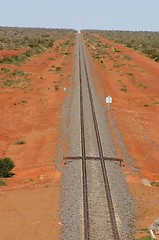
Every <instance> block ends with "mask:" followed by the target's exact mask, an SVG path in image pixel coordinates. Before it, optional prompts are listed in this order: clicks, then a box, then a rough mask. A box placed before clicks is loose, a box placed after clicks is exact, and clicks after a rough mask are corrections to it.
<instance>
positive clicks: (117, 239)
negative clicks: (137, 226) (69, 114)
mask: <svg viewBox="0 0 159 240" xmlns="http://www.w3.org/2000/svg"><path fill="white" fill-rule="evenodd" d="M81 50H82V55H83V60H84V68H85V73H86V79H87V86H88V91H89V97H90V103H91V109H92V116H93V122H94V128H95V133H96V139H97V145H98V151H99V156H100V161H101V167H102V172H103V179H104V185H105V190H106V197H107V202H108V207H109V213H110V219H111V225H112V231H113V237H114V240H120V237H119V232H118V227H117V223H116V218H115V211H114V207H113V201H112V196H111V190H110V185H109V180H108V174H107V169H106V165H105V163H104V155H103V149H102V143H101V138H100V133H99V129H98V123H97V118H96V113H95V107H94V102H93V96H92V91H91V87H90V80H89V75H88V70H87V64H86V59H85V54H84V50H83V46H82V43H81Z"/></svg>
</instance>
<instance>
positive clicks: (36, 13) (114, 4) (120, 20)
mask: <svg viewBox="0 0 159 240" xmlns="http://www.w3.org/2000/svg"><path fill="white" fill-rule="evenodd" d="M0 26H15V27H46V28H73V29H76V30H81V29H104V30H133V31H134V30H137V31H139V30H143V31H159V0H97V1H96V0H0Z"/></svg>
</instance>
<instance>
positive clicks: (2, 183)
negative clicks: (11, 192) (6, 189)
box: [0, 178, 6, 186]
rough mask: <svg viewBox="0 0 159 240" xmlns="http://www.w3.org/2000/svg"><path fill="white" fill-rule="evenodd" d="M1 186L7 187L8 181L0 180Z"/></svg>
mask: <svg viewBox="0 0 159 240" xmlns="http://www.w3.org/2000/svg"><path fill="white" fill-rule="evenodd" d="M0 186H6V181H5V180H4V179H2V178H0Z"/></svg>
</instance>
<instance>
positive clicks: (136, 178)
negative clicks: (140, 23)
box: [88, 35, 159, 237]
mask: <svg viewBox="0 0 159 240" xmlns="http://www.w3.org/2000/svg"><path fill="white" fill-rule="evenodd" d="M94 37H96V38H98V39H99V40H100V41H101V42H102V43H107V44H109V45H110V46H111V47H110V48H109V49H107V51H108V53H109V54H108V57H106V58H105V59H102V60H103V62H104V64H101V63H99V62H97V60H94V61H93V62H92V69H94V70H93V73H94V75H95V76H97V77H98V81H96V86H97V91H98V94H99V96H100V98H101V100H102V102H103V105H105V102H104V101H105V96H107V95H110V96H112V97H113V103H112V106H111V110H110V113H109V116H108V119H109V120H110V118H109V117H110V115H111V116H113V118H114V119H115V121H116V125H117V127H118V129H120V132H121V134H122V137H123V140H124V143H125V145H126V148H127V151H128V153H129V154H130V156H131V157H132V159H133V162H134V163H133V165H134V167H135V168H137V169H139V172H134V171H132V166H130V165H129V164H128V163H125V164H126V165H125V167H123V172H124V173H125V176H126V180H127V183H128V187H129V189H130V192H131V193H132V195H133V196H134V198H135V201H136V224H135V227H136V237H139V236H141V234H140V229H142V228H147V227H149V226H150V224H151V223H152V222H153V221H154V220H155V219H156V218H157V217H158V216H159V207H158V199H159V188H158V187H155V186H153V187H146V186H144V185H143V184H142V182H141V179H142V178H147V179H148V180H149V181H150V182H153V181H155V182H159V171H158V168H159V160H158V156H159V147H158V146H159V138H158V132H159V124H158V120H159V117H158V111H159V104H158V103H159V96H158V91H159V81H158V76H159V63H156V62H154V61H153V60H151V59H149V58H147V57H145V56H143V55H141V54H139V53H138V52H136V51H133V50H132V49H129V48H126V47H124V46H122V45H120V44H118V43H114V42H111V41H109V40H106V39H104V38H102V37H99V36H98V35H94ZM88 49H89V52H90V53H91V52H92V51H93V50H94V49H95V47H94V46H93V48H92V46H90V47H89V48H88ZM114 49H117V50H119V51H120V52H117V51H115V50H114ZM123 86H125V91H121V89H122V88H123ZM109 124H110V126H111V122H109ZM111 129H112V134H113V136H114V137H113V138H114V142H115V145H116V151H117V154H118V156H119V157H122V151H121V149H120V145H119V144H118V139H117V137H116V134H115V132H114V130H113V127H112V128H111Z"/></svg>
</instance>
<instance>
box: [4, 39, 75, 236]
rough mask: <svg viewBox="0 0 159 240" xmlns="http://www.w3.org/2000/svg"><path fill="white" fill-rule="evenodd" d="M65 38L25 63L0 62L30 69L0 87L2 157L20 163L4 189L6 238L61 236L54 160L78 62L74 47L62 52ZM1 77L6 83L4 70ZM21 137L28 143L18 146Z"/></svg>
mask: <svg viewBox="0 0 159 240" xmlns="http://www.w3.org/2000/svg"><path fill="white" fill-rule="evenodd" d="M62 42H63V40H58V41H56V43H55V45H54V46H53V47H52V49H49V50H46V52H44V53H42V54H40V55H37V56H34V57H33V58H32V59H31V60H30V61H28V62H26V63H25V64H23V65H22V66H13V65H1V68H7V69H9V70H10V72H13V71H14V70H18V71H19V70H20V71H23V72H25V73H27V74H26V75H25V76H22V77H21V78H22V81H21V82H20V83H19V85H17V86H16V87H15V86H5V85H3V84H2V85H3V88H0V114H1V117H0V126H1V128H0V136H1V137H0V158H3V157H10V158H11V159H12V160H13V161H14V163H15V168H14V169H13V173H14V174H15V175H14V177H13V178H10V179H7V180H6V181H7V186H3V187H0V213H1V239H4V240H8V239H11V238H12V239H15V240H21V239H26V240H28V239H38V240H39V239H47V240H49V239H51V240H53V239H54V240H57V239H59V236H60V231H61V224H60V218H59V199H60V178H61V173H60V172H59V171H58V170H57V169H56V168H55V165H54V161H55V158H56V154H57V148H56V145H57V141H58V138H59V136H60V119H61V115H60V114H61V113H60V111H61V106H62V103H63V101H64V97H65V95H66V94H67V87H68V84H69V76H70V74H71V68H72V61H73V60H72V59H73V47H71V48H70V50H69V51H70V54H67V55H66V54H63V52H62V50H60V44H61V43H62ZM57 46H59V48H57ZM67 50H68V49H67ZM23 51H24V50H23V49H22V50H16V51H15V52H16V53H15V52H14V51H13V52H9V51H7V50H6V52H5V51H4V50H3V51H2V52H0V54H1V56H4V55H8V56H11V55H14V54H16V55H18V54H21V53H23ZM5 53H6V54H5ZM0 77H1V79H3V78H5V79H4V81H6V76H5V74H4V75H3V74H2V73H1V76H0ZM15 79H19V76H18V77H17V76H16V77H15ZM64 88H66V91H64ZM19 140H20V141H23V143H24V144H17V142H18V141H19ZM2 219H3V220H2Z"/></svg>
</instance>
